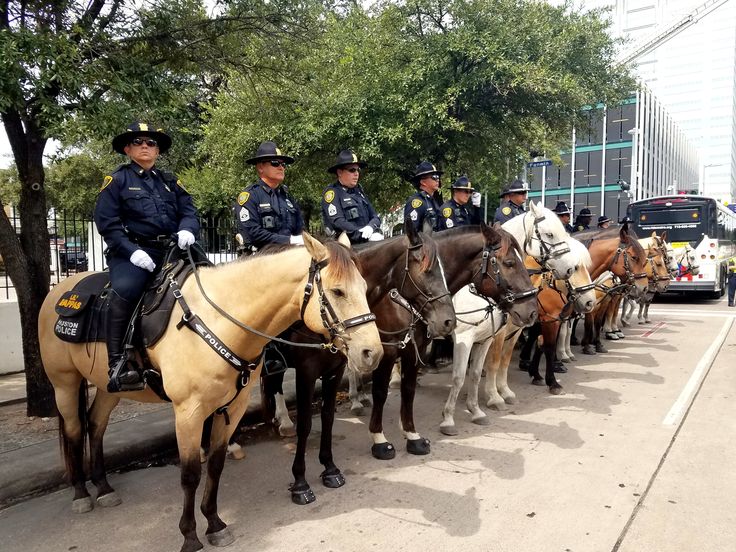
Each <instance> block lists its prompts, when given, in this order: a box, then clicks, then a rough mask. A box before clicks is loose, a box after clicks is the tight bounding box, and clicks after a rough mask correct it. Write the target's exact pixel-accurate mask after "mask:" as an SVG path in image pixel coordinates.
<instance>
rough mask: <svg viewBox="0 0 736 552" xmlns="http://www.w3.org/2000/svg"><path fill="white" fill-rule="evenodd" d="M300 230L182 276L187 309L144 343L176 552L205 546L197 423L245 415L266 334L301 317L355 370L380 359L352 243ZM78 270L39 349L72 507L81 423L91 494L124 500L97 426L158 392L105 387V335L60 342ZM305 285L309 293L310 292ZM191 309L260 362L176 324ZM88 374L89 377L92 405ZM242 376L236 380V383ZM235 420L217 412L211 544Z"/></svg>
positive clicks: (47, 318)
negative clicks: (166, 436)
mask: <svg viewBox="0 0 736 552" xmlns="http://www.w3.org/2000/svg"><path fill="white" fill-rule="evenodd" d="M303 236H304V244H305V247H293V248H289V249H288V250H285V251H283V252H280V253H275V254H273V255H263V256H254V257H250V258H248V259H246V260H241V261H237V262H233V263H229V264H225V265H221V266H218V267H205V268H200V269H199V271H198V273H195V277H190V278H188V279H187V280H186V281H185V282H184V283H183V284H181V294H182V296H183V297H184V298H185V299H186V303H187V304H188V305H189V311H190V312H189V316H188V317H185V314H184V311H183V310H182V307H181V306H180V305H179V304H177V305H176V306H175V307H174V311H173V313H172V316H171V319H170V321H169V323H168V326H167V328H166V330H165V332H164V334H163V336H162V337H161V339H160V340H159V341H158V342H157V343H156V344H155V345H154V346H153V347H150V348H148V349H147V350H146V353H147V355H148V357H149V358H150V361H151V363H152V364H153V366H154V367H156V368H157V369H158V370H159V371H160V373H161V376H162V379H163V386H164V389H165V392H166V394H167V395H168V396H169V397H170V399H171V402H172V404H173V407H174V415H175V423H176V439H177V444H178V448H179V459H180V462H181V485H182V487H183V490H184V506H183V512H182V515H181V519H180V522H179V528H180V530H181V532H182V534H183V535H184V544H183V545H182V548H181V550H182V551H183V552H191V551H193V550H199V549H201V548H202V543H201V542H200V541H199V538H198V537H197V531H196V522H195V518H194V499H195V492H196V490H197V487H198V485H199V481H200V476H201V465H200V456H199V445H200V438H201V435H202V425H203V423H204V420H205V419H206V418H207V417H208V416H209V415H211V414H212V413H214V412H215V411H216V410H218V411H220V412H222V409H223V408H226V409H227V410H226V413H227V414H228V415H229V416H228V417H227V421H229V418H232V419H234V420H239V419H240V418H241V417H242V415H243V413H244V411H245V409H246V406H247V404H248V399H249V397H250V392H251V387H252V385H253V383H254V382H257V381H258V375H259V373H260V368H261V359H260V355H261V351H262V349H263V347H264V345H265V344H266V343H267V342H268V341H269V339H270V337H269V336H275V335H277V334H279V333H281V332H282V331H284V330H285V329H286V328H288V327H289V326H290V325H291V324H293V323H294V322H296V321H298V320H300V319H301V320H303V321H304V323H305V324H306V326H307V327H308V328H310V329H311V330H313V331H315V332H317V333H320V334H321V335H324V336H325V337H326V338H327V339H328V340H329V345H326V346H329V347H331V348H333V349H334V350H336V351H337V350H340V351H342V352H343V353H344V354H345V355H346V356H347V357H348V361H349V363H350V365H351V366H353V367H354V368H355V369H357V370H360V371H362V372H370V371H371V370H373V369H374V368H375V366H376V364H377V363H378V361H379V360H380V358H381V354H382V350H381V343H380V337H379V335H378V330H377V328H376V325H375V323H374V322H373V321H372V320H373V317H372V316H369V315H368V314H367V313H368V304H367V301H366V297H365V292H366V284H365V281H364V280H363V278H362V277H361V276H360V273H359V272H358V269H357V267H356V266H355V264H354V261H353V259H354V257H352V256H351V252H350V250H348V249H347V248H345V247H344V246H343V245H341V244H339V243H336V242H331V243H327V244H324V245H323V244H321V243H319V242H318V241H317V240H315V239H314V238H312V237H311V236H310V235H309V234H307V233H304V234H303ZM84 276H85V274H80V275H76V276H73V277H71V278H68V279H66V280H64V281H63V282H61V283H60V284H59V285H57V286H56V287H55V288H54V289H53V290H52V291H51V293H49V295H48V297H47V298H46V300H45V301H44V304H43V306H42V308H41V313H40V315H39V336H40V341H41V356H42V359H43V363H44V367H45V369H46V373H47V375H48V376H49V379H50V380H51V383H52V384H53V386H54V391H55V393H56V403H57V405H58V408H59V413H60V414H61V418H60V424H59V426H60V431H61V438H62V445H63V450H64V456H65V459H66V464H67V470H68V472H69V475H70V478H71V483H72V485H73V486H74V505H73V507H74V510H75V511H79V512H82V511H88V510H90V509H91V508H92V502H91V499H90V496H89V493H88V492H87V488H86V485H85V476H84V469H83V465H84V445H85V437H86V434H85V433H86V431H89V439H90V451H91V456H92V461H91V465H92V474H91V476H92V482H93V483H94V484H95V485H96V487H97V492H98V495H97V503H98V504H99V505H102V506H105V505H116V504H118V503H119V502H120V500H119V499H118V498H117V496H116V495H115V494H114V491H113V489H112V487H110V485H109V483H108V482H107V479H106V477H105V471H104V463H103V460H102V436H103V434H104V431H105V428H106V426H107V421H108V418H109V415H110V412H111V411H112V409H113V408H114V407H115V405H116V404H117V403H118V401H119V400H120V398H121V397H126V398H130V399H134V400H139V401H144V402H154V401H158V400H159V399H158V397H157V396H156V395H155V394H154V393H153V392H152V391H150V390H149V389H146V390H144V391H139V392H131V393H120V394H114V395H113V394H109V393H107V392H106V391H105V388H106V383H107V366H106V361H107V354H106V351H105V348H104V346H102V344H97V343H94V344H85V343H67V342H64V341H61V340H60V339H58V338H57V337H56V335H55V334H54V330H53V328H54V323H55V320H56V315H55V312H54V307H55V305H56V303H57V301H58V300H59V299H60V297H61V296H62V293H64V292H65V291H67V290H70V289H72V288H73V287H74V285H75V284H76V283H77V282H78V281H79V280H80V279H82V278H83V277H84ZM264 276H265V277H264ZM195 280H196V281H195ZM245 283H247V286H246V285H245ZM198 288H199V289H198ZM313 288H316V292H312V291H313ZM307 292H308V293H307ZM205 294H206V295H205ZM193 313H196V315H198V316H199V317H201V321H202V322H204V323H205V324H206V325H208V326H209V330H210V333H211V334H212V335H216V336H217V337H218V339H219V342H220V344H226V345H227V347H229V348H230V349H231V351H232V353H234V354H235V355H237V356H238V357H240V358H241V359H256V361H255V362H250V364H249V366H248V368H247V369H245V368H241V369H240V370H238V369H233V368H234V367H233V365H232V364H229V363H228V362H227V360H226V358H224V357H223V356H222V355H220V354H218V353H215V352H214V351H213V350H212V349H211V348H210V346H209V344H208V342H205V341H204V339H199V338H198V336H197V335H195V334H194V333H193V332H192V333H190V330H189V329H187V328H182V329H179V327H181V325H180V324H179V323H180V321H184V322H186V321H187V320H192V319H194V320H196V318H194V315H193ZM251 371H252V372H251ZM85 379H86V380H88V381H90V382H91V383H93V384H94V385H95V386H96V387H97V393H96V395H95V399H94V403H93V404H92V407H91V409H90V410H89V411H87V409H86V392H85V382H84V380H85ZM238 382H240V385H242V387H243V388H242V392H240V393H239V392H238V389H239V388H240V387H239V385H238ZM234 430H235V424H230V423H226V417H225V416H216V417H215V421H214V423H213V428H212V438H211V446H210V455H209V460H208V463H207V484H206V486H205V490H204V495H203V497H202V504H201V510H202V513H203V514H204V515H205V517H206V518H207V532H206V534H207V539H208V541H209V542H210V543H211V544H214V545H216V546H224V545H227V544H229V543H231V542H232V541H233V540H234V538H233V536H232V534H231V533H230V530H229V529H228V528H227V525H226V524H225V523H224V522H223V521H222V520H221V519H220V517H219V515H218V513H217V491H218V486H219V480H220V475H221V473H222V467H223V464H224V461H225V452H226V446H227V442H228V439H229V437H230V436H231V435H232V433H233V431H234Z"/></svg>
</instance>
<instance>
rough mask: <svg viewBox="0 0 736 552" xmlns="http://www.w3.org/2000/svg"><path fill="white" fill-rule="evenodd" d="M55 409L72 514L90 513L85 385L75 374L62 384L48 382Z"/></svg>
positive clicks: (60, 382)
mask: <svg viewBox="0 0 736 552" xmlns="http://www.w3.org/2000/svg"><path fill="white" fill-rule="evenodd" d="M52 383H53V385H54V396H55V398H56V406H57V408H58V409H59V439H60V441H61V450H62V454H63V456H64V462H65V464H66V473H67V476H68V477H69V483H70V484H71V485H72V487H74V499H73V501H72V511H73V512H74V513H75V514H84V513H86V512H89V511H91V510H92V499H91V498H90V496H89V492H88V491H87V484H86V477H85V475H84V438H85V435H86V426H87V383H86V381H85V380H83V379H82V378H81V377H80V376H78V374H76V373H75V374H74V376H72V377H69V378H65V380H64V381H52Z"/></svg>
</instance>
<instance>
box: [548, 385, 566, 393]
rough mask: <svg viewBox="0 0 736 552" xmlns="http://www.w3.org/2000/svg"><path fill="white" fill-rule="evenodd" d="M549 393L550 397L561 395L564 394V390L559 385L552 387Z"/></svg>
mask: <svg viewBox="0 0 736 552" xmlns="http://www.w3.org/2000/svg"><path fill="white" fill-rule="evenodd" d="M549 392H550V394H552V395H563V394H564V393H565V390H564V389H562V386H561V385H553V386H552V387H550V388H549Z"/></svg>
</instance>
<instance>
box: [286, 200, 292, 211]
mask: <svg viewBox="0 0 736 552" xmlns="http://www.w3.org/2000/svg"><path fill="white" fill-rule="evenodd" d="M286 205H288V206H289V208H291V209H293V208H294V204H293V203H292V202H291V201H289V200H288V199H287V200H286Z"/></svg>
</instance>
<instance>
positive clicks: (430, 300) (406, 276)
mask: <svg viewBox="0 0 736 552" xmlns="http://www.w3.org/2000/svg"><path fill="white" fill-rule="evenodd" d="M421 247H422V244H421V243H420V244H417V245H412V246H409V247H408V248H407V249H406V261H405V262H404V277H403V278H402V279H401V287H400V288H399V289H398V295H399V296H401V297H402V298H403V292H404V286H405V285H406V280H407V279H408V280H409V281H410V282H411V283H412V285H413V286H414V288H415V289H416V290H417V291H418V292H419V295H421V296H422V297H423V298H424V299H425V301H424V303H423V304H422V306H421V307H419V308H418V309H415V308H414V307H412V310H414V311H417V314H418V317H419V318H420V319H421V320H422V321H423V322H424V323H425V324H426V320H424V318H423V317H422V316H421V313H422V312H423V311H424V309H425V308H427V305H429V304H431V303H434V302H435V301H438V300H439V299H442V298H443V297H447V296H448V295H450V291H449V290H448V289H447V287H445V292H444V293H441V294H440V295H437V296H433V295H430V294H428V293H426V292H425V291H424V290H423V289H422V288H420V287H419V284H417V283H416V281H415V280H414V278H413V277H412V275H411V271H410V270H409V252H410V251H414V250H416V249H419V248H421ZM404 300H405V301H406V299H405V298H404ZM407 304H409V303H408V301H407ZM402 306H403V305H402ZM409 306H411V304H409ZM410 312H411V311H410Z"/></svg>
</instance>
